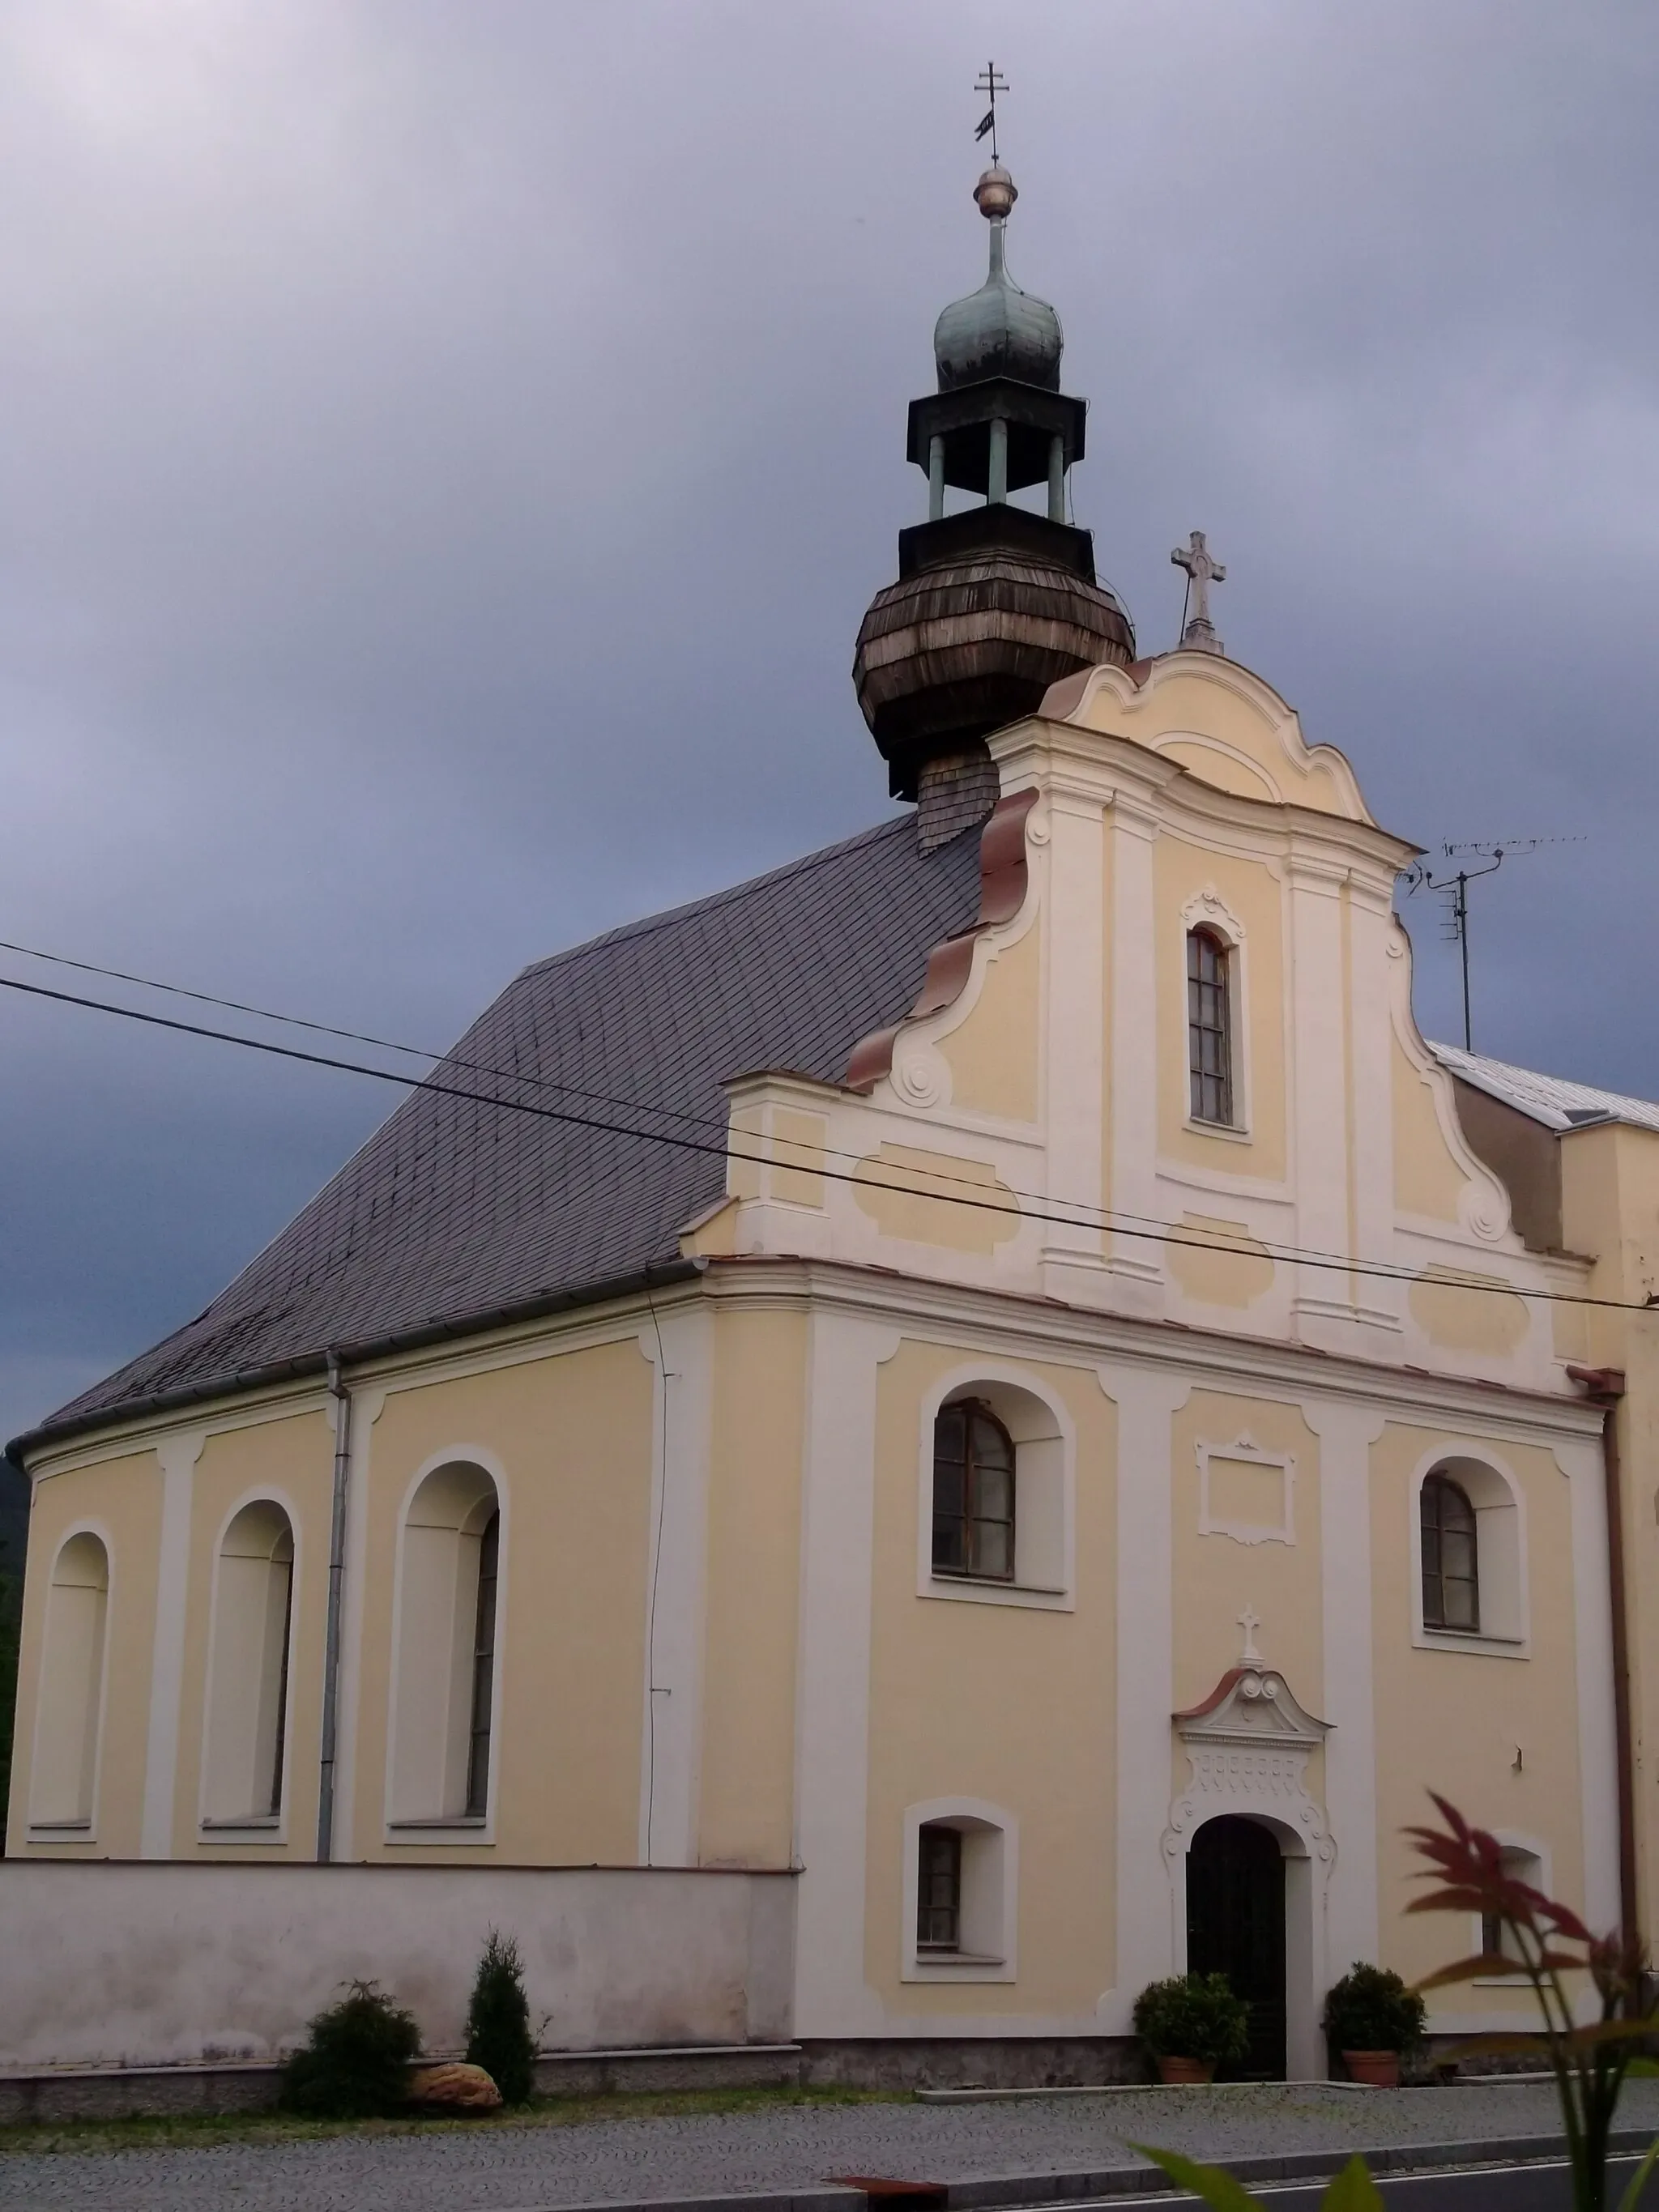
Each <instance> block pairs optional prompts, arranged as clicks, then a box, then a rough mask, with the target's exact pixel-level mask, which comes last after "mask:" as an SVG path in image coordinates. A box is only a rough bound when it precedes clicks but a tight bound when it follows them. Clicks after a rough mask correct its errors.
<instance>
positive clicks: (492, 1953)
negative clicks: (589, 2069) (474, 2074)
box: [466, 1928, 536, 2105]
mask: <svg viewBox="0 0 1659 2212" xmlns="http://www.w3.org/2000/svg"><path fill="white" fill-rule="evenodd" d="M466 2057H467V2063H468V2064H469V2065H471V2066H482V2067H483V2069H484V2071H485V2073H486V2074H488V2075H489V2077H490V2079H491V2080H492V2081H494V2082H495V2087H497V2088H498V2089H499V2090H500V2091H501V2101H502V2102H503V2104H507V2105H522V2104H526V2103H527V2102H528V2101H529V2098H530V2093H531V2091H532V2088H533V2087H535V2078H536V2039H535V2037H534V2036H533V2035H532V2033H531V2032H530V2002H529V1999H528V1998H527V1997H526V1995H525V1987H524V1960H522V1959H521V1958H520V1956H519V1947H518V1945H517V1944H516V1943H515V1942H513V1938H512V1937H511V1936H502V1935H501V1932H500V1930H499V1929H495V1928H492V1929H490V1931H489V1942H487V1943H486V1944H485V1945H484V1951H483V1958H482V1959H480V1960H479V1961H478V1973H477V1980H476V1981H474V1983H473V1984H472V2001H471V2004H469V2005H468V2007H467V2011H466Z"/></svg>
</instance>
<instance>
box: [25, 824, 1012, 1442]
mask: <svg viewBox="0 0 1659 2212" xmlns="http://www.w3.org/2000/svg"><path fill="white" fill-rule="evenodd" d="M978 910H979V838H978V836H977V834H975V833H974V832H971V831H970V832H969V833H966V834H964V835H963V836H959V837H957V838H956V839H954V840H953V841H952V842H951V843H949V844H947V845H944V846H941V847H939V848H938V849H937V850H936V851H934V852H932V853H929V854H922V853H921V852H919V851H918V849H917V841H916V833H915V823H914V820H913V818H912V817H910V816H909V815H908V814H907V815H903V816H900V817H896V818H895V819H894V820H892V821H890V822H889V823H884V824H883V825H882V827H880V828H879V829H872V830H867V831H866V832H865V833H864V835H863V836H858V837H854V838H850V839H848V841H847V842H845V843H842V844H839V845H832V846H829V847H828V848H826V849H825V850H823V851H822V852H818V853H813V854H808V855H807V856H806V857H805V859H803V860H796V861H793V862H792V863H791V864H790V865H789V866H787V867H783V868H779V869H776V870H775V871H774V872H772V873H770V874H769V875H764V876H760V877H757V878H755V879H754V880H753V881H752V882H750V883H746V884H738V886H736V887H735V888H734V889H732V890H726V891H721V892H719V893H717V894H716V895H715V896H713V897H711V898H706V899H701V900H698V901H696V902H695V903H694V904H692V905H690V906H684V907H679V908H675V909H674V910H673V911H672V912H671V913H667V914H661V915H653V916H652V917H651V918H650V919H648V920H647V921H639V922H635V923H632V924H630V925H629V926H628V927H625V928H622V929H615V930H612V931H611V932H610V933H608V934H607V935H605V936H604V937H599V938H595V939H593V940H592V942H591V943H590V944H586V945H578V946H576V947H574V949H573V950H572V951H568V952H562V953H558V954H556V955H555V956H554V957H552V958H551V959H548V960H543V961H539V962H538V963H536V964H535V965H534V966H533V967H531V968H527V969H525V971H524V973H523V974H522V975H519V976H518V977H517V978H516V979H515V980H514V981H513V982H512V983H510V984H509V985H508V986H507V988H506V990H505V991H503V992H502V993H501V996H500V997H499V998H498V999H497V1000H495V1004H494V1005H493V1006H490V1007H489V1009H488V1011H487V1012H485V1013H484V1014H483V1016H482V1017H481V1018H479V1020H478V1021H477V1022H476V1023H475V1024H473V1026H472V1027H471V1029H470V1030H468V1031H467V1033H466V1035H465V1036H464V1037H463V1038H462V1039H461V1040H460V1042H459V1044H457V1045H456V1046H455V1048H453V1052H452V1053H451V1054H449V1056H448V1057H447V1059H446V1060H444V1061H442V1062H441V1064H440V1066H438V1067H437V1068H436V1069H435V1071H434V1073H433V1077H432V1081H433V1082H434V1083H435V1084H436V1085H443V1086H446V1089H445V1090H424V1091H414V1092H412V1093H411V1094H410V1097H408V1098H406V1099H405V1100H404V1102H403V1103H402V1104H401V1105H400V1106H399V1107H398V1109H397V1110H396V1111H395V1112H394V1113H393V1114H392V1115H391V1117H390V1119H389V1120H387V1121H386V1122H385V1123H383V1124H382V1126H381V1127H380V1128H379V1129H378V1130H377V1131H376V1132H375V1133H374V1135H373V1136H372V1137H371V1138H370V1139H368V1143H367V1144H365V1145H364V1146H362V1148H361V1150H360V1151H358V1152H356V1154H355V1156H354V1157H353V1158H351V1159H349V1161H347V1163H346V1164H345V1165H344V1166H343V1168H342V1169H341V1170H339V1172H338V1173H337V1175H336V1176H334V1177H333V1178H332V1179H331V1181H330V1182H328V1183H327V1184H326V1185H325V1188H323V1189H322V1190H321V1191H320V1192H319V1194H318V1195H317V1196H316V1197H315V1198H314V1199H313V1200H312V1201H311V1203H310V1204H309V1205H308V1206H307V1207H306V1208H305V1209H304V1210H303V1212H301V1213H300V1214H299V1215H298V1216H297V1217H296V1218H295V1220H294V1221H292V1222H291V1223H290V1224H289V1226H288V1227H287V1228H286V1229H285V1230H283V1232H282V1233H281V1235H280V1236H278V1237H276V1239H275V1240H274V1241H273V1242H272V1243H270V1244H269V1245H267V1246H266V1248H265V1249H264V1251H263V1252H261V1253H260V1254H259V1255H258V1257H257V1258H256V1259H254V1260H253V1261H252V1262H251V1263H250V1264H249V1265H248V1266H247V1267H245V1268H244V1269H243V1271H242V1273H240V1275H239V1276H237V1278H236V1279H235V1280H234V1282H233V1283H232V1284H231V1285H229V1287H228V1289H226V1290H224V1291H222V1292H221V1293H220V1295H219V1296H218V1297H216V1298H215V1299H214V1301H213V1302H212V1304H210V1306H209V1307H208V1308H207V1309H206V1310H205V1311H204V1312H203V1313H202V1314H200V1315H198V1316H197V1318H196V1319H195V1320H194V1321H192V1322H187V1323H186V1324H185V1327H184V1328H180V1329H178V1330H175V1331H174V1333H173V1334H172V1335H171V1336H169V1337H167V1338H165V1339H164V1340H163V1341H162V1342H161V1343H160V1344H158V1345H156V1346H154V1347H153V1348H152V1349H151V1350H150V1351H149V1352H144V1353H143V1354H141V1356H140V1357H139V1358H137V1359H134V1360H131V1361H130V1362H129V1363H128V1364H127V1365H126V1366H125V1367H123V1368H121V1369H120V1370H118V1372H117V1373H116V1374H114V1375H112V1376H109V1377H108V1378H107V1380H106V1381H105V1382H102V1383H98V1384H96V1385H95V1386H94V1388H93V1389H90V1390H88V1391H85V1392H83V1393H82V1395H81V1396H80V1397H78V1398H76V1399H74V1400H73V1401H71V1402H70V1404H69V1405H67V1406H65V1407H63V1408H61V1410H60V1411H59V1412H58V1413H56V1414H54V1415H53V1416H52V1419H50V1420H49V1421H48V1422H46V1424H45V1425H44V1426H43V1429H42V1430H40V1431H35V1434H36V1436H40V1435H43V1434H45V1433H47V1432H49V1431H53V1430H57V1429H60V1428H70V1427H74V1428H82V1427H85V1426H88V1425H91V1424H92V1423H93V1421H94V1419H100V1418H102V1417H105V1416H108V1415H112V1414H117V1413H119V1412H121V1411H122V1410H123V1409H124V1408H127V1409H131V1408H132V1407H135V1406H136V1405H137V1404H138V1403H140V1402H143V1401H150V1400H153V1399H155V1398H156V1397H158V1396H166V1395H170V1394H177V1395H179V1396H180V1397H184V1396H185V1395H213V1394H216V1393H217V1392H219V1391H222V1390H224V1389H231V1388H234V1386H235V1385H236V1383H238V1382H239V1381H252V1379H253V1378H254V1377H256V1376H259V1375H262V1374H264V1375H270V1374H271V1373H273V1372H277V1371H280V1370H281V1369H282V1368H283V1365H284V1364H288V1363H299V1364H307V1363H310V1362H313V1361H315V1360H316V1359H317V1358H319V1355H321V1354H322V1353H323V1352H325V1351H326V1350H328V1349H330V1348H337V1349H343V1350H345V1351H347V1352H349V1350H350V1349H351V1347H353V1346H367V1345H369V1344H373V1343H383V1342H385V1341H386V1340H389V1339H396V1338H399V1337H404V1336H408V1337H414V1336H417V1335H418V1334H419V1333H420V1332H421V1331H422V1330H423V1329H426V1328H432V1329H435V1330H454V1329H458V1328H466V1327H467V1326H469V1325H474V1326H484V1325H487V1323H488V1322H489V1320H490V1319H491V1318H492V1317H494V1316H497V1315H499V1314H501V1313H502V1312H504V1311H507V1310H514V1309H524V1308H526V1307H533V1306H534V1305H535V1304H537V1303H538V1301H542V1300H548V1301H553V1300H556V1299H557V1298H559V1297H564V1296H569V1297H576V1296H580V1294H581V1293H582V1292H584V1291H593V1290H597V1289H599V1288H601V1287H602V1286H603V1285H606V1284H608V1283H616V1282H619V1281H622V1280H624V1279H628V1278H629V1277H630V1276H633V1277H637V1275H638V1274H639V1273H641V1271H642V1270H643V1269H645V1268H646V1267H650V1266H653V1265H656V1264H661V1263H665V1262H671V1261H677V1260H678V1232H679V1231H680V1230H681V1229H682V1228H683V1227H684V1225H685V1223H686V1222H687V1221H688V1220H689V1219H690V1218H691V1217H692V1216H693V1215H694V1214H696V1212H699V1211H700V1210H701V1209H702V1208H703V1207H704V1206H707V1205H708V1203H709V1202H710V1201H711V1200H714V1199H716V1198H718V1197H719V1196H720V1194H721V1192H722V1191H723V1190H724V1188H725V1176H726V1164H725V1159H724V1156H723V1147H724V1144H725V1132H726V1098H725V1096H724V1093H723V1092H722V1090H721V1087H720V1086H721V1084H722V1082H723V1081H725V1080H726V1079H729V1078H731V1077H732V1076H735V1075H740V1074H744V1073H751V1072H753V1071H756V1070H758V1069H763V1068H770V1069H779V1070H782V1069H787V1070H792V1071H794V1072H796V1073H800V1074H804V1075H809V1076H816V1077H817V1078H820V1079H823V1080H825V1081H830V1082H834V1081H836V1080H839V1079H840V1078H841V1077H842V1074H843V1073H844V1072H845V1069H846V1066H847V1060H848V1054H849V1053H850V1051H851V1049H852V1048H853V1046H854V1044H855V1043H856V1042H858V1040H859V1039H860V1037H861V1036H865V1035H866V1034H867V1033H868V1032H869V1031H870V1030H876V1029H880V1028H882V1027H884V1026H885V1025H886V1024H889V1023H890V1022H892V1021H895V1020H896V1019H897V1018H898V1017H899V1016H900V1015H901V1014H902V1013H903V1012H905V1011H906V1010H907V1009H908V1006H909V1005H910V1002H911V1000H912V999H913V998H914V997H915V993H916V991H917V990H918V988H919V987H920V986H921V981H922V976H923V973H924V970H925V969H926V966H927V954H928V952H929V951H930V950H931V949H932V947H933V945H935V944H936V943H938V942H939V940H940V939H943V938H946V937H951V936H954V935H956V934H957V933H960V932H961V931H963V930H964V929H967V928H969V927H971V926H972V925H973V923H974V921H975V919H976V918H977V915H978ZM449 1088H453V1090H456V1091H463V1092H465V1093H466V1094H467V1095H466V1096H465V1097H453V1096H449V1095H447V1089H449ZM502 1102H516V1104H517V1105H520V1106H529V1107H532V1108H534V1109H538V1110H537V1111H535V1112H524V1111H519V1110H514V1105H513V1103H502ZM567 1116H568V1117H570V1118H563V1117H567ZM663 1137H673V1138H676V1139H681V1140H682V1141H681V1142H677V1143H666V1142H660V1141H657V1139H659V1138H663Z"/></svg>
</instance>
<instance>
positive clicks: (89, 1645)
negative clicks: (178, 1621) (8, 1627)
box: [29, 1529, 109, 1828]
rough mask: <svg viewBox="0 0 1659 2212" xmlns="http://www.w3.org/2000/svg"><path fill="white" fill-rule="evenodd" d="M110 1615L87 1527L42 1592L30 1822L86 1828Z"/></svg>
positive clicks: (98, 1551)
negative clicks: (42, 1633)
mask: <svg viewBox="0 0 1659 2212" xmlns="http://www.w3.org/2000/svg"><path fill="white" fill-rule="evenodd" d="M108 1614H109V1553H107V1552H106V1550H105V1549H104V1547H103V1544H102V1542H101V1541H100V1539H99V1538H98V1537H96V1536H94V1534H92V1532H91V1531H90V1529H82V1531H81V1533H80V1534H78V1535H75V1536H71V1537H70V1539H69V1540H68V1541H67V1542H66V1543H65V1544H64V1546H63V1547H61V1549H60V1550H59V1552H58V1557H57V1558H56V1559H54V1560H53V1561H52V1582H51V1584H50V1586H49V1587H48V1589H47V1591H46V1638H45V1644H44V1648H43V1650H42V1653H41V1662H40V1713H39V1719H38V1722H37V1725H36V1728H35V1736H34V1764H33V1771H32V1773H31V1777H30V1784H29V1820H30V1821H31V1823H32V1824H33V1826H39V1827H49V1828H89V1827H90V1826H91V1825H92V1810H93V1804H94V1797H95V1793H96V1787H97V1780H98V1735H99V1718H100V1713H101V1711H102V1709H103V1702H104V1644H105V1631H106V1623H107V1620H108Z"/></svg>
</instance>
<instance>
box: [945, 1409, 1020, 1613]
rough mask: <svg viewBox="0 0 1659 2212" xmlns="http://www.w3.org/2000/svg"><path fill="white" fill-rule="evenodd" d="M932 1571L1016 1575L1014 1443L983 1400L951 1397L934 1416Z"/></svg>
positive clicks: (1007, 1578) (999, 1578) (996, 1577)
mask: <svg viewBox="0 0 1659 2212" xmlns="http://www.w3.org/2000/svg"><path fill="white" fill-rule="evenodd" d="M933 1572H934V1573H935V1574H939V1575H971V1576H975V1577H979V1578H981V1579H982V1580H984V1581H987V1582H1012V1580H1013V1578H1014V1447H1013V1443H1012V1439H1011V1438H1010V1437H1009V1434H1008V1431H1007V1430H1006V1429H1005V1428H1004V1427H1003V1425H1002V1423H1001V1422H1000V1420H999V1419H997V1417H996V1415H995V1414H994V1413H993V1412H992V1411H991V1409H990V1407H988V1406H987V1405H986V1403H985V1402H984V1401H983V1400H982V1399H979V1398H958V1399H955V1400H953V1401H951V1403H950V1404H949V1405H945V1406H941V1407H939V1414H938V1418H937V1419H935V1421H934V1423H933Z"/></svg>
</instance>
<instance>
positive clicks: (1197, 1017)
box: [1187, 929, 1235, 1129]
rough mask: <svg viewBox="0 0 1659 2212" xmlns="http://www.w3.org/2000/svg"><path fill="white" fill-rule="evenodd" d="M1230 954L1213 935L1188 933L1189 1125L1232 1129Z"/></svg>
mask: <svg viewBox="0 0 1659 2212" xmlns="http://www.w3.org/2000/svg"><path fill="white" fill-rule="evenodd" d="M1232 1024H1233V1008H1232V950H1231V946H1230V945H1228V944H1227V943H1226V941H1225V939H1223V938H1221V937H1219V936H1218V935H1217V933H1216V932H1215V931H1214V930H1212V929H1191V930H1188V933H1187V1065H1188V1079H1189V1083H1190V1085H1191V1096H1190V1106H1191V1113H1192V1118H1193V1120H1194V1121H1210V1122H1212V1123H1214V1124H1215V1125H1216V1127H1218V1128H1224V1129H1225V1128H1231V1127H1234V1126H1235V1121H1234V1112H1233V1034H1232Z"/></svg>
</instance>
